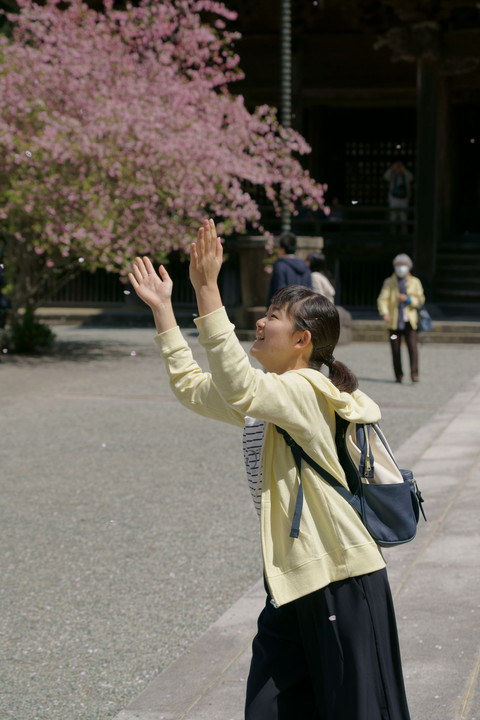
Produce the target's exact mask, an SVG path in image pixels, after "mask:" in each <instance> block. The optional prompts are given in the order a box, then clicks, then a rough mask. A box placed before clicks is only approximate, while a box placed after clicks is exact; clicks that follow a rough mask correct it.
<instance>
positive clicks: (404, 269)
mask: <svg viewBox="0 0 480 720" xmlns="http://www.w3.org/2000/svg"><path fill="white" fill-rule="evenodd" d="M395 272H396V274H397V277H399V278H403V277H405V275H408V265H395Z"/></svg>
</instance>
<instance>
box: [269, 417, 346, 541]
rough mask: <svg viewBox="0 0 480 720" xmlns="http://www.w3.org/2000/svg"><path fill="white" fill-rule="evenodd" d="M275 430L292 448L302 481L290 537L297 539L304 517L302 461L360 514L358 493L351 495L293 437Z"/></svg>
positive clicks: (279, 429) (284, 431) (282, 431)
mask: <svg viewBox="0 0 480 720" xmlns="http://www.w3.org/2000/svg"><path fill="white" fill-rule="evenodd" d="M275 428H276V430H277V432H278V433H280V435H283V437H284V439H285V442H286V443H287V445H289V446H290V448H291V450H292V454H293V458H294V460H295V464H296V465H297V468H298V474H299V479H300V485H299V488H298V493H297V500H296V502H295V512H294V514H293V522H292V528H291V530H290V537H292V538H297V537H298V535H299V532H300V518H301V515H302V507H303V487H302V459H303V460H305V462H307V463H308V464H309V465H310V467H311V468H313V469H314V470H315V472H317V473H318V474H319V475H320V476H321V477H322V478H323V479H324V480H326V481H327V482H328V484H329V485H331V486H332V487H333V488H335V490H336V491H337V492H338V493H339V494H340V495H341V496H342V497H343V498H344V499H345V500H346V501H347V502H348V503H349V504H350V505H352V506H353V507H354V508H355V510H357V512H360V498H359V497H358V495H357V494H356V493H351V492H350V491H349V490H347V488H346V487H344V486H343V485H342V483H341V482H340V481H339V480H337V478H335V477H334V476H333V475H332V474H331V473H329V472H328V470H325V468H323V467H322V466H321V465H319V464H318V463H316V462H315V460H313V459H312V458H311V457H310V456H309V455H307V453H306V452H305V451H304V450H303V448H301V447H300V445H298V444H297V443H296V442H295V440H294V439H293V438H292V436H291V435H289V434H288V432H287V431H286V430H283V428H280V427H278V425H275Z"/></svg>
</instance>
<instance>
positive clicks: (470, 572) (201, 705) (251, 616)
mask: <svg viewBox="0 0 480 720" xmlns="http://www.w3.org/2000/svg"><path fill="white" fill-rule="evenodd" d="M396 454H397V456H398V457H399V458H401V459H402V465H403V466H405V467H412V468H414V470H415V474H416V477H417V478H418V480H419V483H420V485H421V489H422V490H423V492H424V495H425V496H426V504H425V509H426V513H427V518H428V522H427V523H424V522H423V521H422V520H421V521H420V525H419V532H418V535H417V538H416V539H415V541H414V542H413V543H411V544H409V545H406V546H403V547H398V548H395V549H392V550H390V551H388V553H387V556H388V557H387V560H388V568H389V576H390V582H391V585H392V590H393V592H394V597H395V603H396V611H397V620H398V625H399V632H400V637H401V643H402V651H403V663H404V672H405V678H406V685H407V692H408V696H409V702H410V709H411V715H412V720H478V719H479V718H480V685H479V662H480V652H479V650H480V627H479V626H480V583H479V572H478V570H479V558H480V536H479V529H480V526H479V511H478V498H479V493H480V489H479V484H480V466H479V458H480V375H478V376H477V377H476V378H475V380H474V382H472V383H471V385H470V387H469V388H466V389H465V390H463V391H462V392H459V393H457V394H456V395H455V396H454V397H453V399H451V400H450V402H448V403H447V404H446V405H445V406H444V407H443V408H442V410H441V411H440V412H438V413H437V414H436V415H435V417H434V418H433V419H432V420H431V421H430V422H429V423H427V424H426V425H425V426H424V427H422V428H421V429H420V430H419V431H418V432H416V433H415V434H414V436H413V437H412V438H411V439H410V440H409V441H408V442H406V443H405V444H404V445H403V446H402V447H400V448H399V449H398V450H397V453H396ZM263 602H264V591H263V587H262V583H261V582H259V583H257V584H256V585H255V586H254V587H253V588H252V589H251V590H250V592H248V593H247V594H246V595H244V596H243V597H242V598H241V599H240V600H239V601H238V602H237V603H235V605H234V606H233V607H232V608H231V609H230V610H228V612H226V613H225V614H224V615H223V616H222V617H221V618H220V619H219V620H218V621H217V622H215V623H214V624H213V625H212V626H211V628H210V629H209V630H208V632H207V633H206V634H204V635H203V637H202V638H200V640H199V641H197V642H196V643H195V644H194V645H193V646H192V647H191V648H190V649H189V650H188V651H187V652H186V653H184V654H183V655H182V656H181V657H180V659H178V660H177V661H176V662H175V663H174V664H173V665H171V666H170V667H169V668H168V669H167V670H165V671H164V672H163V673H162V674H161V675H160V676H159V677H158V678H157V679H156V680H154V681H153V682H152V683H151V685H150V686H149V687H148V688H147V689H146V690H145V691H144V692H143V693H142V694H141V695H140V696H139V697H138V698H136V699H135V700H134V701H133V702H132V703H131V704H130V705H129V707H128V708H127V709H126V710H124V711H122V712H121V713H120V714H119V715H117V717H116V720H241V718H242V717H243V712H242V710H243V700H244V694H245V684H246V677H247V674H248V666H249V658H250V644H251V640H252V637H253V634H254V632H255V621H256V617H257V615H258V613H259V611H260V609H261V607H262V604H263ZM299 720H301V719H299Z"/></svg>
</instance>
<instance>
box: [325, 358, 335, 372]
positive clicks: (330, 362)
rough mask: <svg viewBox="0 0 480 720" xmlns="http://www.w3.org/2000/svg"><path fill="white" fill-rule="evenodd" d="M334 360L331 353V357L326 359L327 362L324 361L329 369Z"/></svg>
mask: <svg viewBox="0 0 480 720" xmlns="http://www.w3.org/2000/svg"><path fill="white" fill-rule="evenodd" d="M334 362H335V358H334V357H333V355H332V357H331V358H330V360H327V362H326V363H325V365H326V366H327V367H328V368H330V369H331V367H332V365H333V363H334Z"/></svg>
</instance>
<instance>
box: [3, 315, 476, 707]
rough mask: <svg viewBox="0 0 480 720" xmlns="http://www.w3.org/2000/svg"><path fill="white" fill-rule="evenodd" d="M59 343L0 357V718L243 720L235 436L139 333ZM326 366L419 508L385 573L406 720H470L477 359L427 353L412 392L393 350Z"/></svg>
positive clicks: (243, 581)
mask: <svg viewBox="0 0 480 720" xmlns="http://www.w3.org/2000/svg"><path fill="white" fill-rule="evenodd" d="M55 332H56V333H57V336H58V350H57V353H56V354H55V355H53V356H51V357H40V358H31V357H30V358H29V357H26V358H20V357H5V356H2V357H1V358H0V408H1V433H0V468H1V470H0V486H1V491H2V503H1V504H0V528H1V530H0V532H1V543H2V553H1V554H0V577H1V581H0V604H1V608H2V611H1V613H0V646H1V648H2V652H1V654H0V684H1V687H2V692H1V693H0V718H2V720H3V718H5V719H13V720H27V718H28V720H71V719H75V720H107V719H108V718H116V719H117V720H133V718H139V719H140V720H160V718H164V719H165V720H167V719H168V718H170V719H172V718H176V719H177V720H180V718H185V720H202V718H209V720H217V718H218V719H220V718H221V720H229V719H235V720H237V719H238V720H239V719H240V718H241V717H242V708H243V695H244V690H245V679H246V674H247V670H248V658H249V652H250V642H251V637H252V634H253V632H254V629H255V620H256V615H257V613H258V611H259V608H260V607H261V605H262V602H263V598H262V595H263V591H262V590H261V587H260V586H259V583H258V581H259V579H260V576H261V563H260V552H259V539H258V520H257V518H256V515H255V512H254V510H253V507H252V505H251V501H250V497H249V493H248V490H247V488H246V484H245V479H244V472H243V469H242V457H241V441H240V435H239V431H238V429H236V428H233V427H229V426H223V425H220V424H218V423H214V422H213V421H206V420H204V419H202V418H200V417H199V416H196V415H194V414H192V413H188V412H187V411H186V410H185V409H184V408H182V407H181V406H179V404H178V403H177V402H176V401H175V400H174V398H173V397H172V395H171V392H170V390H169V387H168V378H167V377H166V373H165V372H164V370H163V368H162V365H161V362H160V360H159V357H158V353H157V350H156V348H155V345H154V343H153V336H154V332H153V330H152V329H151V328H145V329H143V328H130V329H120V328H92V327H73V326H71V327H56V328H55ZM186 334H187V336H188V338H189V341H190V343H191V344H192V346H193V349H194V353H195V355H196V357H198V359H199V361H200V363H201V364H203V365H204V361H205V356H204V353H203V351H202V349H201V348H200V347H199V346H198V342H197V340H196V336H195V333H194V331H192V330H187V331H186ZM248 345H249V344H248V343H245V347H248ZM337 356H338V358H339V359H340V360H343V361H344V362H346V363H347V364H348V365H350V366H351V367H352V369H354V370H355V371H356V372H357V374H358V376H359V379H360V385H361V387H362V389H364V390H365V391H366V392H367V393H368V394H370V395H372V396H373V397H374V398H375V399H376V400H377V402H378V403H379V404H380V406H381V408H382V413H383V421H382V425H383V428H384V430H385V432H386V434H387V437H388V438H389V440H390V442H391V445H392V447H393V448H394V449H395V450H396V454H397V457H398V459H399V461H400V462H401V464H402V465H403V466H406V467H411V466H413V467H414V468H415V470H416V474H417V477H418V480H419V482H420V485H421V488H422V491H423V493H424V496H425V498H426V511H427V515H428V523H427V524H422V523H421V525H420V528H419V535H418V538H417V539H416V540H415V542H413V543H411V544H410V545H407V546H405V547H403V548H396V549H395V550H392V551H391V552H390V553H389V558H388V559H389V574H390V578H391V582H392V586H393V590H394V592H395V596H396V607H397V618H398V624H399V630H400V636H401V641H402V646H403V655H404V665H405V673H406V676H407V687H408V693H409V697H410V703H411V708H412V720H460V719H461V717H462V716H463V717H464V718H466V719H467V720H474V718H476V720H479V718H480V712H479V698H478V676H477V669H478V602H479V601H478V598H479V592H478V519H477V518H478V510H477V508H478V501H477V502H476V499H477V492H478V491H477V486H476V482H477V481H478V480H479V477H478V449H479V442H478V441H479V422H478V420H479V412H480V408H479V390H480V388H479V383H480V377H477V375H478V372H479V367H480V347H479V346H478V345H448V346H447V345H434V344H431V345H429V344H426V345H425V346H423V347H422V348H421V355H420V363H421V369H420V372H421V382H420V383H419V384H418V385H412V384H411V383H409V382H405V383H403V385H401V386H399V385H397V384H395V383H394V382H392V371H391V361H390V356H389V348H388V345H387V343H375V344H369V343H352V344H351V345H349V346H344V347H341V348H339V350H338V353H337ZM410 437H411V438H412V439H411V441H410V442H407V440H408V438H410ZM239 598H240V599H239ZM162 671H163V672H162ZM145 688H146V689H145ZM144 689H145V690H144ZM142 690H144V692H142ZM300 720H301V719H300Z"/></svg>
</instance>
